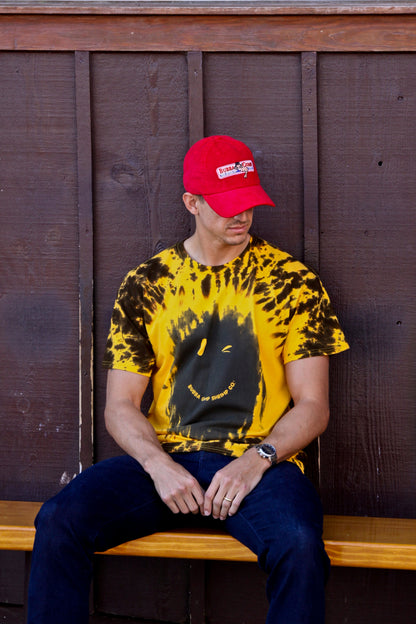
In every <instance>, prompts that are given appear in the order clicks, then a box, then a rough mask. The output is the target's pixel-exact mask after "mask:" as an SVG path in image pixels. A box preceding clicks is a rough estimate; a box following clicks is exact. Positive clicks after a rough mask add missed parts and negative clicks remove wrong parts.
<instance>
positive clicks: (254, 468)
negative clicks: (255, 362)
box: [204, 356, 329, 520]
mask: <svg viewBox="0 0 416 624" xmlns="http://www.w3.org/2000/svg"><path fill="white" fill-rule="evenodd" d="M328 359H329V358H328V357H326V356H318V357H312V358H305V359H301V360H296V361H294V362H289V363H288V364H287V365H286V380H287V384H288V387H289V390H290V393H291V396H292V398H293V402H294V407H293V408H292V409H291V410H290V411H289V412H287V413H286V414H285V415H284V416H282V418H280V419H279V420H278V421H277V423H276V425H275V426H274V428H273V429H272V431H271V433H270V435H268V436H267V438H265V439H264V442H268V443H269V444H273V446H274V447H275V448H276V453H277V457H278V460H279V461H284V460H285V459H288V458H289V457H291V456H292V455H294V454H295V453H297V452H298V451H299V450H301V449H303V448H304V447H305V446H307V445H308V444H309V443H310V442H312V440H314V439H315V438H316V437H317V436H319V435H320V434H321V433H323V432H324V431H325V429H326V427H327V425H328V419H329V402H328V368H329V365H328ZM269 467H270V464H269V462H268V460H266V459H263V458H261V457H260V456H259V454H258V453H257V451H256V449H255V448H251V449H249V450H248V451H246V452H245V453H244V455H242V457H238V458H237V459H235V460H234V461H233V462H231V463H230V464H228V465H227V466H226V467H225V468H223V469H221V470H219V471H218V472H217V473H216V475H215V476H214V478H213V480H212V482H211V484H210V486H209V488H208V490H207V492H206V494H205V505H204V513H205V515H211V514H212V515H213V517H214V518H221V519H222V520H224V519H225V518H226V517H227V515H233V514H235V513H236V511H237V509H238V508H239V506H240V504H241V502H242V500H243V499H244V497H245V496H247V494H248V493H249V492H251V490H253V489H254V488H255V487H256V485H257V484H258V483H259V481H260V480H261V478H262V476H263V474H264V473H265V471H266V470H267V469H268V468H269ZM224 497H226V498H228V499H231V500H232V503H229V502H228V501H224Z"/></svg>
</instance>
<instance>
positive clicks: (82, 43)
mask: <svg viewBox="0 0 416 624" xmlns="http://www.w3.org/2000/svg"><path fill="white" fill-rule="evenodd" d="M0 47H1V48H2V49H4V50H54V51H64V50H89V51H126V52H127V51H130V52H133V51H135V52H140V51H153V52H156V51H166V52H167V51H170V52H172V51H188V50H202V51H204V52H205V51H209V52H215V51H224V52H225V51H227V52H236V51H246V52H252V51H254V50H256V51H263V52H278V51H280V52H292V51H305V52H308V51H341V50H345V51H350V52H359V51H379V52H392V51H412V50H416V15H371V16H363V15H352V16H348V15H345V16H332V15H330V16H316V15H310V16H291V15H288V16H263V17H262V16H256V15H254V16H229V15H228V16H209V15H206V16H202V15H192V16H191V15H167V16H163V17H161V16H153V15H150V16H149V15H145V16H126V15H125V16H121V15H112V16H105V15H97V16H91V15H85V16H74V15H59V16H56V15H41V16H38V15H0Z"/></svg>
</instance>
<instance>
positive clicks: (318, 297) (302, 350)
mask: <svg viewBox="0 0 416 624" xmlns="http://www.w3.org/2000/svg"><path fill="white" fill-rule="evenodd" d="M348 348H349V347H348V343H347V342H346V340H345V336H344V333H343V331H342V329H341V327H340V324H339V321H338V319H337V317H336V316H335V314H334V312H333V310H332V307H331V303H330V300H329V297H328V294H327V292H326V290H325V289H324V287H323V286H322V284H321V282H320V279H319V278H318V277H317V276H314V275H313V276H312V277H310V278H309V279H306V280H305V282H304V284H303V286H302V287H301V289H300V294H299V297H298V300H297V303H296V307H295V310H294V314H293V317H292V319H291V321H290V324H289V330H288V334H287V338H286V342H285V346H284V349H283V360H284V363H285V364H286V363H287V362H290V361H293V360H298V359H302V358H306V357H314V356H319V355H332V354H334V353H339V352H341V351H344V350H346V349H348Z"/></svg>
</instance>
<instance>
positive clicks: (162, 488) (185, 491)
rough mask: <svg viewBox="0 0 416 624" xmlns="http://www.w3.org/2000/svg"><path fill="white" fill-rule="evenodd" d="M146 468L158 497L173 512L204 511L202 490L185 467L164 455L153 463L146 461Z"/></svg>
mask: <svg viewBox="0 0 416 624" xmlns="http://www.w3.org/2000/svg"><path fill="white" fill-rule="evenodd" d="M147 470H148V472H149V474H150V476H151V477H152V479H153V482H154V484H155V488H156V491H157V493H158V494H159V496H160V498H161V499H162V501H163V502H164V503H165V504H166V505H167V506H168V507H169V509H170V510H171V511H172V512H173V513H175V514H177V513H183V514H187V513H189V512H190V513H193V514H197V513H201V514H202V513H203V512H204V490H203V489H202V487H201V486H200V485H199V483H198V481H197V480H196V479H195V477H193V476H192V475H191V474H190V473H189V472H188V471H187V470H186V468H183V466H181V465H180V464H178V463H177V462H175V461H174V460H172V459H171V458H170V457H169V456H168V455H166V456H165V457H162V456H158V458H157V459H156V461H155V462H154V464H153V465H151V463H150V462H148V466H147Z"/></svg>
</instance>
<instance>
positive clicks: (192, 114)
mask: <svg viewBox="0 0 416 624" xmlns="http://www.w3.org/2000/svg"><path fill="white" fill-rule="evenodd" d="M186 56H187V61H188V123H189V146H191V145H193V144H194V143H196V141H198V140H199V139H202V137H203V136H204V86H203V67H202V52H200V51H199V50H193V51H191V52H188V53H187V55H186Z"/></svg>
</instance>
